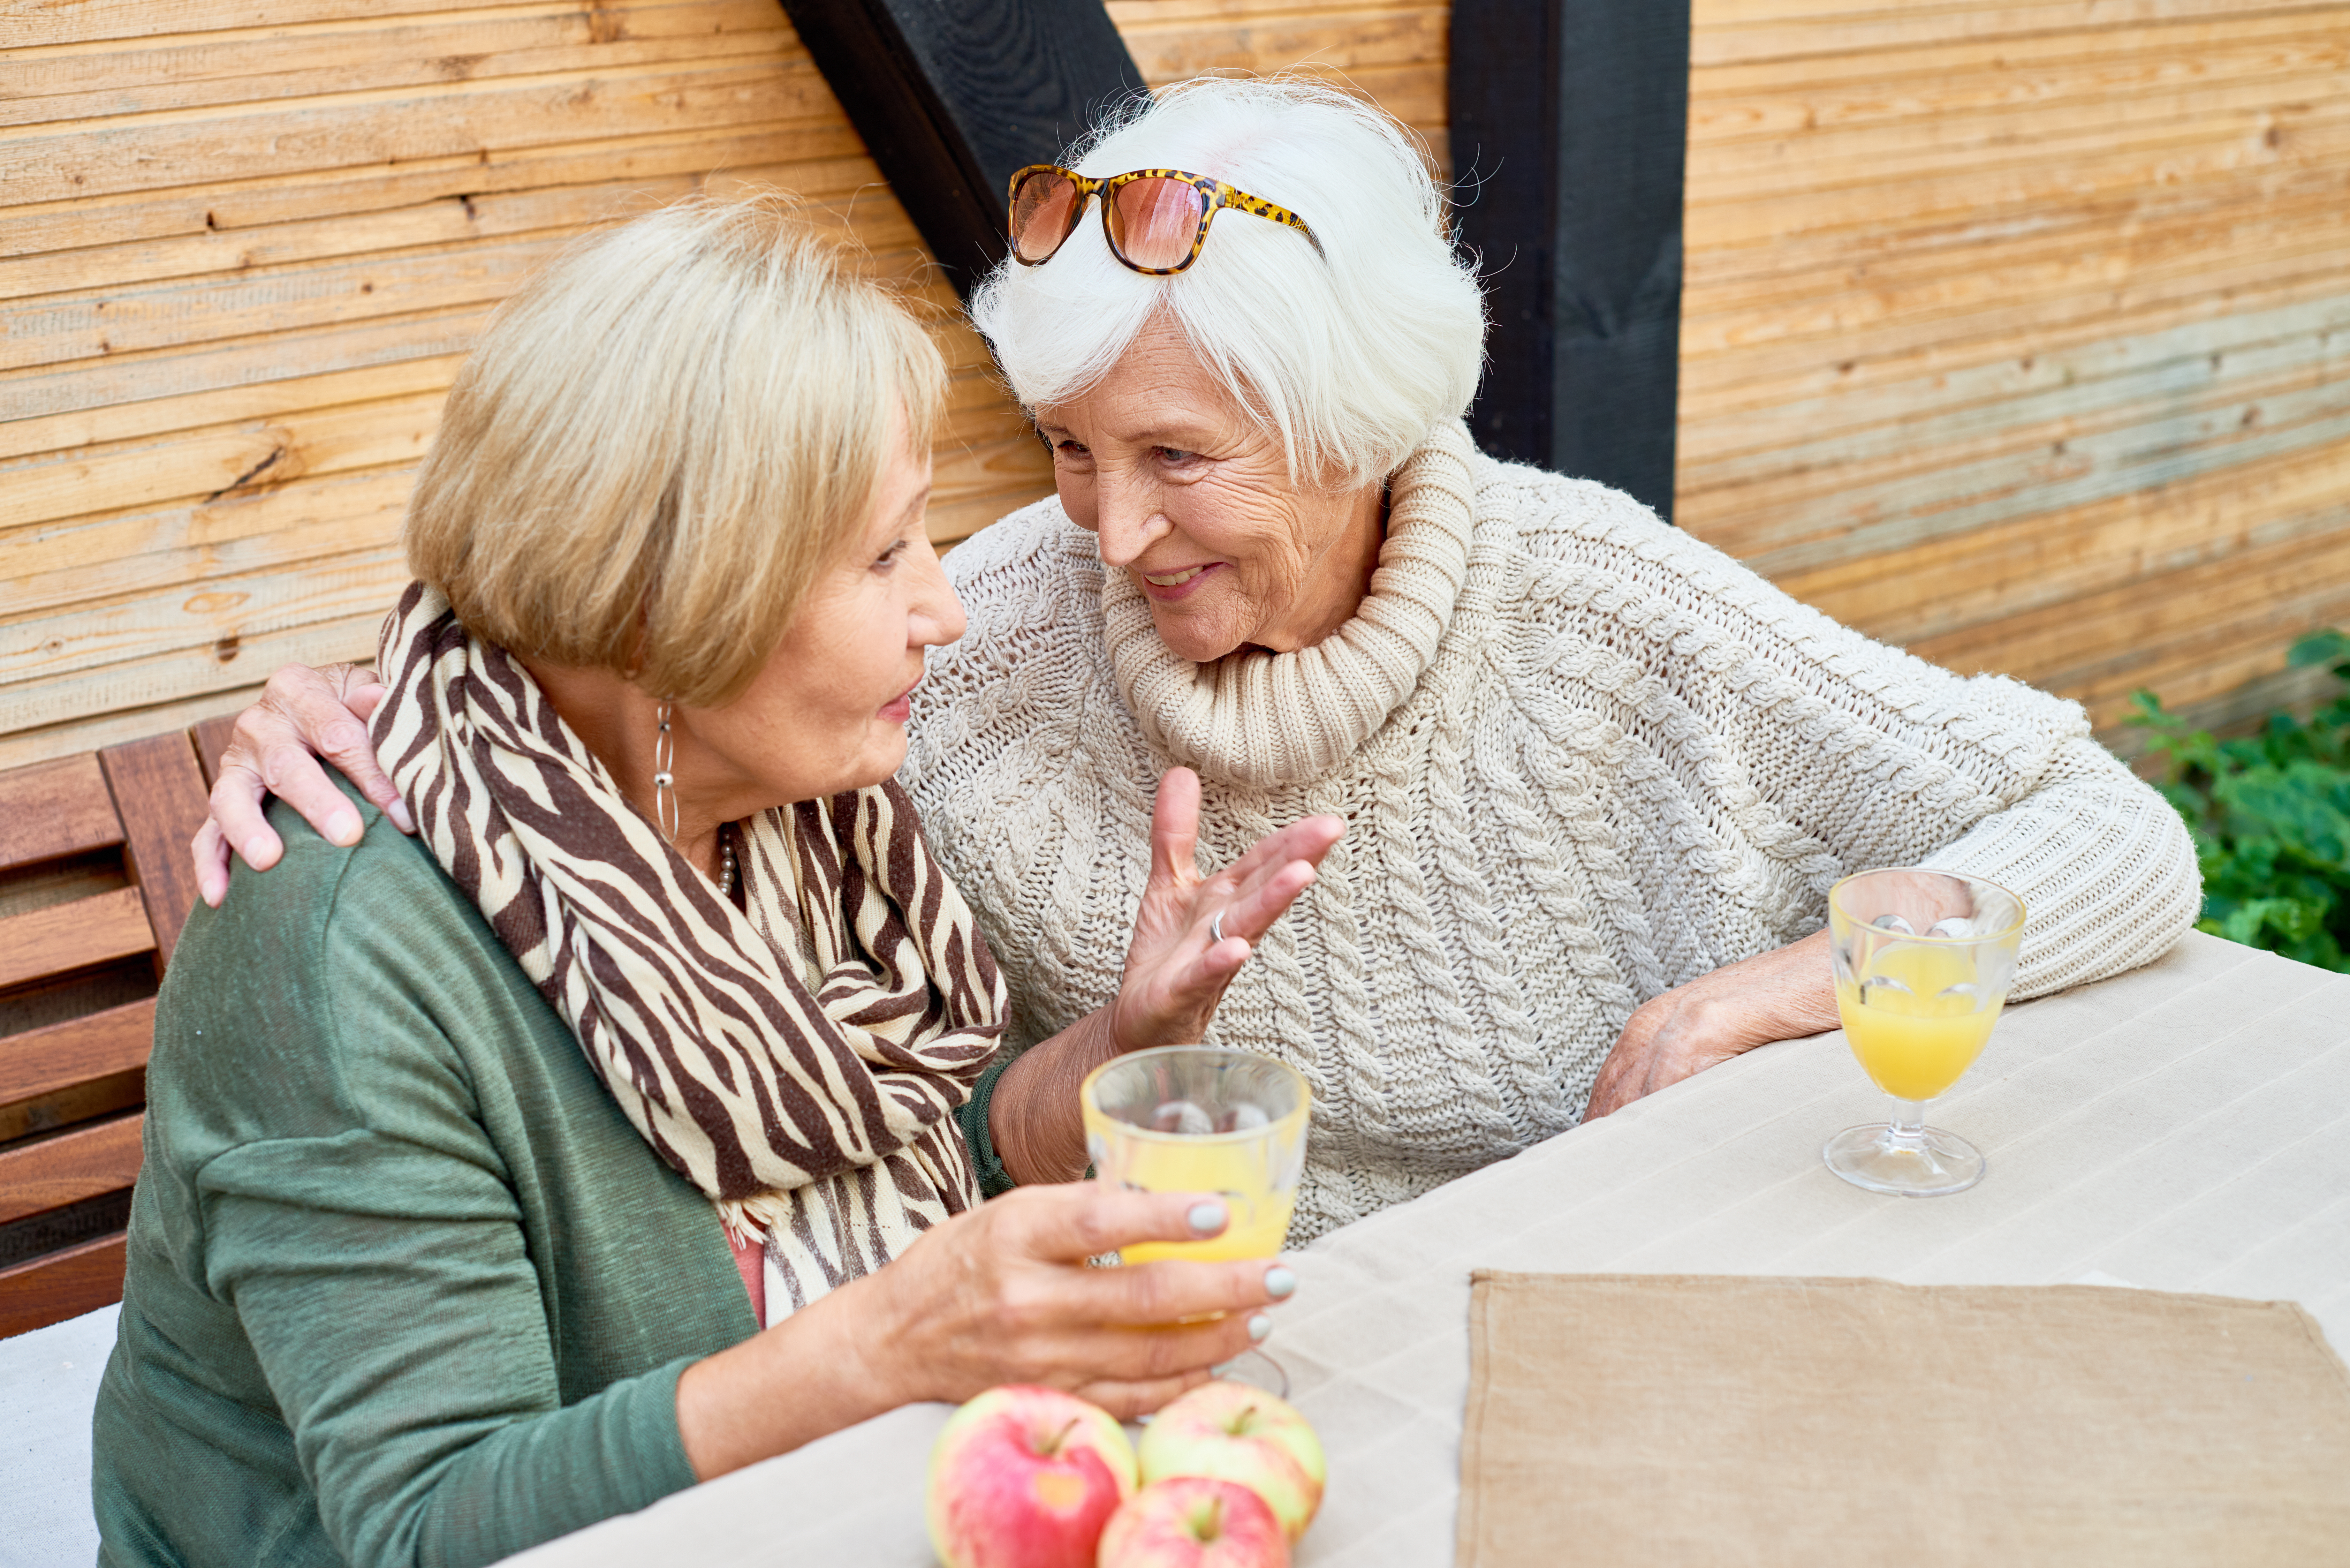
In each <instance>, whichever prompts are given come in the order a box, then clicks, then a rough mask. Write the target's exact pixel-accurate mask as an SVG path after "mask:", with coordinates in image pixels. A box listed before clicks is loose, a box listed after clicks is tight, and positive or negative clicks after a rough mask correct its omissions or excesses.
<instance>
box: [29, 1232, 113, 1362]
mask: <svg viewBox="0 0 2350 1568" xmlns="http://www.w3.org/2000/svg"><path fill="white" fill-rule="evenodd" d="M122 1269H123V1239H122V1237H120V1236H119V1235H117V1236H104V1237H100V1238H99V1240H97V1241H84V1242H82V1243H81V1244H79V1245H78V1246H73V1247H68V1248H66V1249H64V1250H63V1251H57V1252H52V1253H50V1254H49V1255H48V1256H47V1257H46V1258H36V1259H35V1260H34V1261H33V1262H29V1263H19V1264H17V1265H16V1267H15V1268H13V1269H0V1339H5V1338H7V1337H8V1336H9V1335H10V1334H26V1333H29V1332H31V1331H32V1330H34V1329H36V1328H46V1327H47V1326H48V1325H49V1324H53V1323H63V1322H65V1321H66V1319H68V1318H69V1317H79V1316H80V1315H81V1314H84V1313H87V1312H96V1311H97V1310H98V1309H99V1308H100V1307H102V1306H111V1305H112V1304H114V1303H116V1302H119V1301H120V1300H121V1299H122Z"/></svg>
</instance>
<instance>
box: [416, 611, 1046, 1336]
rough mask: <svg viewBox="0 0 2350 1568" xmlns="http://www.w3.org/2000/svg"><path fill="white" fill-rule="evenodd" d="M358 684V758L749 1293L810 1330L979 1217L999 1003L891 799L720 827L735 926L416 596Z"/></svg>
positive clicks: (479, 652) (448, 620) (652, 833)
mask: <svg viewBox="0 0 2350 1568" xmlns="http://www.w3.org/2000/svg"><path fill="white" fill-rule="evenodd" d="M379 658H380V662H379V664H378V665H377V668H378V669H379V670H380V671H381V672H382V674H383V677H384V680H385V682H386V684H387V685H388V686H389V687H390V692H389V694H388V695H387V696H386V697H385V698H384V700H383V704H382V707H381V708H380V710H379V711H377V713H376V715H375V723H374V730H375V742H376V747H377V750H378V752H379V753H380V754H381V756H382V757H383V759H384V761H385V763H386V766H387V771H388V772H389V773H390V776H391V779H392V782H393V783H394V784H398V785H399V786H400V793H401V794H403V795H404V796H405V797H406V798H407V801H408V804H409V807H410V809H411V811H412V812H414V814H415V816H416V824H417V828H418V831H419V833H420V834H421V836H422V838H423V841H424V842H425V844H426V845H428V846H430V847H431V849H432V856H433V858H434V859H436V860H438V861H439V862H440V863H441V867H442V869H443V870H445V871H447V872H448V874H449V875H450V877H452V878H453V879H454V880H455V881H456V883H457V885H458V886H459V887H461V888H463V889H464V890H465V893H466V895H467V896H468V897H469V898H472V899H473V902H474V903H475V904H476V905H478V906H479V907H480V909H481V911H482V913H483V915H484V917H485V918H486V919H488V920H489V923H490V927H491V929H494V931H496V932H497V934H498V939H499V940H501V941H503V942H504V944H505V946H506V948H507V950H509V951H510V952H512V953H513V954H514V956H515V961H516V962H517V963H519V964H521V965H522V969H523V972H524V973H525V974H526V975H528V976H529V977H530V979H531V981H532V982H533V983H534V984H536V986H537V987H538V989H539V991H540V992H542V993H544V994H545V996H546V999H547V1001H548V1002H552V1003H553V1004H554V1005H555V1008H556V1011H557V1012H560V1013H561V1014H562V1015H563V1018H564V1021H565V1022H566V1023H568V1024H569V1025H570V1026H571V1031H572V1033H574V1034H575V1035H576V1036H577V1038H578V1041H579V1047H580V1049H581V1050H582V1051H583V1052H585V1053H586V1054H587V1060H588V1062H589V1063H590V1064H592V1065H593V1066H594V1067H595V1069H596V1072H597V1074H598V1076H600V1077H601V1078H602V1079H603V1081H604V1086H605V1087H606V1088H607V1089H608V1090H610V1091H611V1094H612V1097H613V1098H614V1099H616V1100H618V1101H619V1105H620V1108H621V1110H622V1111H624V1112H625V1113H626V1114H627V1116H628V1118H629V1122H630V1123H631V1124H633V1125H634V1126H635V1127H636V1129H637V1131H638V1132H639V1133H640V1134H642V1135H643V1136H644V1138H645V1141H646V1142H647V1143H650V1145H651V1146H652V1147H653V1148H654V1150H655V1151H656V1152H657V1153H658V1154H659V1155H660V1158H662V1159H664V1160H666V1161H667V1162H668V1163H669V1164H670V1165H671V1167H672V1168H674V1169H676V1170H677V1171H678V1172H679V1173H680V1174H681V1175H682V1176H683V1177H685V1179H687V1180H689V1181H691V1182H692V1183H693V1184H694V1185H695V1186H696V1187H698V1188H700V1189H702V1191H703V1192H705V1193H707V1194H709V1196H710V1198H711V1199H712V1201H713V1202H714V1203H715V1204H716V1205H717V1206H718V1210H719V1213H720V1215H721V1217H722V1218H723V1220H724V1221H725V1223H726V1226H727V1228H728V1230H729V1231H732V1232H733V1234H734V1235H735V1236H737V1237H738V1238H740V1239H741V1240H743V1241H756V1240H761V1239H764V1242H765V1245H766V1250H767V1256H768V1260H769V1262H770V1265H771V1273H770V1285H769V1292H770V1294H773V1293H774V1285H773V1278H774V1275H775V1273H777V1272H779V1273H780V1274H781V1276H782V1278H783V1280H784V1281H785V1286H786V1289H787V1291H788V1293H789V1297H790V1305H791V1306H792V1307H793V1308H798V1307H801V1306H805V1305H806V1304H807V1303H809V1302H811V1301H813V1300H815V1299H816V1297H817V1296H820V1295H822V1294H824V1293H825V1292H827V1291H828V1290H831V1289H833V1288H834V1287H835V1286H837V1285H839V1284H841V1283H843V1282H846V1281H848V1280H851V1279H854V1278H856V1277H857V1276H858V1275H860V1274H864V1273H868V1272H871V1271H872V1270H874V1269H877V1268H879V1267H880V1266H881V1265H882V1264H883V1263H885V1262H889V1259H890V1258H892V1257H894V1256H896V1255H897V1254H898V1253H899V1252H900V1251H903V1250H904V1249H905V1248H906V1247H908V1246H909V1245H910V1244H911V1243H912V1241H914V1238H915V1237H916V1236H917V1235H919V1234H920V1232H921V1231H924V1230H926V1229H927V1228H929V1227H930V1226H931V1225H934V1224H937V1223H938V1222H939V1221H940V1220H944V1219H945V1218H947V1216H949V1215H951V1214H954V1213H958V1212H960V1211H961V1210H964V1209H968V1208H971V1207H972V1206H973V1205H974V1204H976V1203H977V1202H978V1201H979V1185H978V1181H977V1179H976V1177H975V1175H974V1173H973V1171H972V1165H971V1158H970V1155H969V1152H968V1151H967V1150H966V1149H965V1147H964V1145H963V1141H962V1136H961V1134H960V1132H959V1130H958V1129H957V1127H956V1126H955V1121H954V1117H953V1116H952V1115H951V1113H952V1111H953V1110H954V1109H955V1107H956V1106H960V1105H962V1103H963V1101H964V1100H965V1099H966V1098H967V1097H968V1096H970V1093H971V1086H972V1083H973V1082H974V1081H975V1080H976V1079H977V1078H978V1077H979V1075H980V1073H981V1071H982V1070H983V1068H985V1067H986V1065H987V1064H988V1062H989V1060H990V1059H991V1058H992V1057H993V1055H994V1054H995V1049H996V1044H997V1041H998V1038H999V1037H1000V1036H1001V1034H1002V1033H1003V1012H1004V997H1003V981H1002V979H1001V978H1000V977H999V976H998V975H997V973H996V969H995V961H994V959H993V957H992V956H991V955H990V954H989V952H988V950H987V947H986V944H985V943H984V942H983V940H981V938H980V934H979V931H978V930H977V929H976V928H975V927H974V926H973V924H972V917H971V911H970V909H968V908H967V907H966V906H965V905H964V903H963V901H962V895H961V894H960V893H958V892H957V891H956V890H955V888H954V884H953V883H952V882H951V881H949V880H948V878H947V876H946V874H945V873H944V872H943V871H941V869H940V868H939V867H938V864H937V862H935V861H934V860H932V859H931V852H930V846H928V845H927V844H925V843H924V842H923V840H922V835H921V828H920V822H919V820H918V818H917V816H916V814H915V811H914V805H913V803H912V802H911V801H910V799H908V798H907V796H906V794H905V792H904V791H903V790H902V789H900V788H899V785H898V784H897V783H896V782H895V781H894V780H893V781H891V782H889V783H888V784H880V785H878V786H876V787H873V788H870V789H862V790H856V791H852V792H850V793H848V794H838V795H835V796H833V797H832V798H831V799H829V800H822V801H803V802H801V803H800V804H798V805H793V806H786V807H781V808H778V809H775V810H771V811H764V812H762V813H760V814H759V815H756V816H754V817H752V818H751V819H749V820H748V821H746V822H744V823H743V824H741V825H740V826H741V839H740V842H741V844H742V851H741V853H740V854H739V855H738V857H737V858H738V860H739V869H740V873H741V876H742V879H743V888H744V898H743V906H744V907H743V909H737V908H735V906H734V905H733V904H732V903H730V902H728V901H727V900H725V899H723V898H720V897H719V896H718V890H717V889H716V888H713V887H712V886H711V885H710V883H709V882H708V881H707V880H706V879H705V878H703V877H702V876H701V875H700V874H698V873H697V872H695V871H694V869H693V868H692V867H690V866H688V865H687V864H686V862H685V860H684V858H683V857H681V856H680V855H679V854H678V853H677V851H676V850H674V849H673V848H671V846H670V845H669V844H668V843H667V842H666V841H665V840H664V839H663V838H662V836H661V835H660V831H659V830H658V829H657V828H656V827H655V826H653V824H652V823H651V822H650V821H649V820H648V819H647V818H646V817H645V816H644V815H643V814H641V813H640V812H639V811H638V810H637V809H636V808H635V807H633V806H631V805H629V803H628V802H627V801H626V800H624V799H623V798H622V797H621V795H620V793H619V790H618V789H617V788H616V787H615V786H614V785H613V784H612V781H611V778H610V775H609V774H607V773H606V771H605V769H604V766H603V764H602V763H599V762H598V761H597V759H596V758H595V757H594V756H593V755H592V754H590V753H589V752H588V751H587V747H585V746H584V745H582V744H581V743H580V742H579V739H578V737H577V735H576V734H574V733H573V732H572V730H571V728H570V726H569V725H567V724H566V723H565V722H563V720H562V718H561V717H560V716H559V715H558V714H557V713H556V711H555V709H554V707H553V705H552V704H551V703H549V702H548V701H547V700H546V694H545V693H544V692H542V691H540V690H539V687H538V683H537V682H536V681H535V680H532V679H531V677H530V674H529V672H528V671H527V670H525V669H524V668H523V667H522V665H521V663H520V662H519V661H518V660H516V659H512V658H509V657H508V656H507V654H506V653H505V651H504V649H499V648H496V647H494V646H492V645H491V644H488V643H485V642H483V641H481V640H479V639H475V638H473V637H472V636H470V635H468V634H467V632H466V630H465V628H463V627H462V626H460V625H459V624H458V623H457V618H456V617H455V615H454V614H453V613H452V611H451V610H450V608H449V601H448V600H447V598H446V597H443V596H442V594H441V593H439V592H438V591H437V590H434V589H432V588H428V587H426V586H425V585H423V584H421V583H411V585H410V586H409V587H408V591H407V592H406V593H405V594H403V595H402V596H401V597H400V607H399V608H397V609H396V610H394V611H393V612H392V614H391V616H390V618H388V619H387V620H386V621H385V623H384V630H383V642H382V647H381V649H380V655H379ZM776 1304H779V1303H770V1315H771V1316H775V1315H780V1314H776V1313H775V1305H776Z"/></svg>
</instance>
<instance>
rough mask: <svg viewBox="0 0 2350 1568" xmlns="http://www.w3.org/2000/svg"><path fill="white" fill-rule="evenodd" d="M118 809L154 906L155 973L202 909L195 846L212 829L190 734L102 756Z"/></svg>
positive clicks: (139, 878)
mask: <svg viewBox="0 0 2350 1568" xmlns="http://www.w3.org/2000/svg"><path fill="white" fill-rule="evenodd" d="M98 760H99V765H100V766H101V767H103V768H104V769H105V770H106V783H107V787H108V788H109V789H110V790H112V791H113V793H114V809H115V812H116V814H117V815H120V817H121V818H122V848H123V859H124V861H125V863H126V864H127V865H128V867H130V880H131V882H132V884H133V885H134V886H136V887H137V888H138V889H139V891H140V895H141V896H142V897H144V898H145V899H146V901H147V923H148V926H149V928H150V929H152V930H153V931H154V933H155V973H156V976H157V978H159V979H160V978H161V975H162V972H163V967H164V966H165V965H166V964H168V963H170V962H171V961H172V948H173V947H174V946H175V945H176V944H177V943H178V942H179V940H180V928H181V927H182V926H183V925H185V924H187V920H188V911H189V910H190V909H194V908H195V904H196V876H195V868H194V867H193V865H192V863H191V861H190V859H189V855H188V845H189V842H190V841H191V840H192V839H193V838H194V837H195V836H196V830H197V829H198V828H200V827H202V826H203V825H204V815H205V811H206V803H205V795H206V793H207V792H206V790H205V787H204V774H203V768H202V767H200V766H199V765H198V764H197V762H196V750H195V747H194V745H193V744H192V742H190V740H189V738H188V734H187V732H185V731H184V730H173V731H172V732H170V733H168V734H162V735H151V736H149V737H148V738H147V739H145V740H143V741H132V742H129V743H128V744H126V745H120V746H109V747H108V748H107V749H106V750H104V751H102V752H100V753H98Z"/></svg>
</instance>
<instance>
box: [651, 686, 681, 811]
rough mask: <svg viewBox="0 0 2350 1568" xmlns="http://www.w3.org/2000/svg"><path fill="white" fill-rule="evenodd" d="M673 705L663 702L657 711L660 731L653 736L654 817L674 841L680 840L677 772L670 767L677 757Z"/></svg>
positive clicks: (673, 764) (674, 764)
mask: <svg viewBox="0 0 2350 1568" xmlns="http://www.w3.org/2000/svg"><path fill="white" fill-rule="evenodd" d="M669 715H670V705H669V704H668V703H666V702H664V703H662V704H661V705H660V711H659V712H658V713H656V714H655V715H654V718H655V721H656V722H658V723H659V724H660V734H658V735H656V736H654V737H653V818H654V820H655V821H657V822H659V823H660V830H661V836H662V837H664V838H666V839H668V840H669V841H670V842H671V844H675V843H676V842H677V789H676V787H675V786H676V784H677V775H676V774H673V773H671V771H670V770H671V768H673V767H674V766H676V765H677V758H676V754H675V752H674V749H673V747H672V746H671V741H670V735H669Z"/></svg>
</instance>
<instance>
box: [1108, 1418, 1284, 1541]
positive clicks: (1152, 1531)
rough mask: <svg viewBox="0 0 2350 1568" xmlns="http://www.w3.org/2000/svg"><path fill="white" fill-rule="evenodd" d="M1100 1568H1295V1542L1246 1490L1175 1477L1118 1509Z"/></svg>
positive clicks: (1219, 1482) (1260, 1500)
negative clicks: (1292, 1557) (1291, 1543)
mask: <svg viewBox="0 0 2350 1568" xmlns="http://www.w3.org/2000/svg"><path fill="white" fill-rule="evenodd" d="M1151 1424H1152V1425H1153V1426H1156V1425H1157V1424H1158V1423H1157V1422H1153V1423H1151ZM1097 1561H1098V1568H1289V1538H1288V1537H1287V1536H1286V1535H1284V1534H1283V1533H1282V1530H1281V1521H1279V1520H1277V1519H1275V1518H1274V1516H1273V1510H1271V1509H1269V1508H1267V1507H1266V1506H1265V1505H1264V1499H1263V1498H1261V1497H1259V1496H1257V1494H1256V1493H1254V1492H1253V1491H1251V1490H1249V1489H1248V1488H1246V1487H1244V1486H1238V1485H1235V1484H1234V1483H1232V1482H1231V1481H1226V1480H1215V1479H1214V1478H1213V1477H1211V1476H1176V1477H1174V1478H1173V1479H1171V1480H1163V1481H1155V1482H1153V1483H1152V1484H1151V1485H1149V1486H1147V1487H1144V1488H1143V1489H1142V1490H1140V1491H1139V1492H1136V1493H1135V1494H1134V1495H1133V1496H1132V1497H1130V1498H1128V1499H1127V1500H1126V1501H1125V1502H1124V1503H1122V1504H1120V1505H1119V1507H1118V1511H1117V1512H1116V1513H1113V1514H1111V1515H1110V1516H1109V1524H1108V1526H1107V1528H1106V1529H1104V1530H1103V1531H1102V1537H1101V1556H1100V1558H1099V1559H1098V1560H1097Z"/></svg>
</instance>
